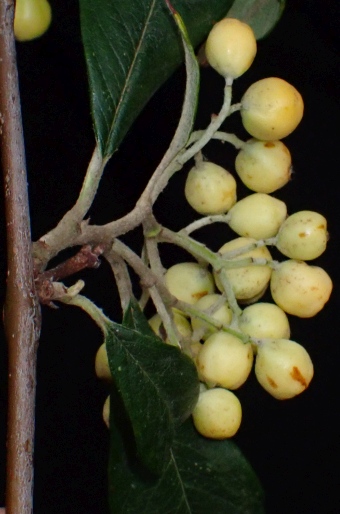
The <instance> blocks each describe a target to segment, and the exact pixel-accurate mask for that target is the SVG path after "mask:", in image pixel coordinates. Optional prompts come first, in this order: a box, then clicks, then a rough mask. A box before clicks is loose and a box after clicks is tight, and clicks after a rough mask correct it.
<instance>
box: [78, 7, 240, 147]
mask: <svg viewBox="0 0 340 514" xmlns="http://www.w3.org/2000/svg"><path fill="white" fill-rule="evenodd" d="M232 2H233V0H214V1H213V2H207V1H206V0H173V6H174V7H175V9H177V11H178V12H179V13H180V15H181V17H182V18H183V20H184V23H185V25H186V27H187V30H188V33H189V36H190V39H191V41H192V44H193V45H194V46H196V45H197V44H198V43H200V42H201V41H202V40H203V39H204V38H205V37H206V36H207V34H208V32H209V30H210V29H211V27H212V25H213V23H214V22H215V21H217V20H219V19H221V18H222V17H223V16H224V15H226V13H227V11H228V9H229V8H230V6H231V5H232ZM80 14H81V17H80V19H81V30H82V39H83V44H84V49H85V57H86V62H87V68H88V75H89V82H90V93H91V106H92V117H93V122H94V130H95V136H96V139H97V141H98V143H99V145H100V149H101V152H102V154H103V156H110V155H111V154H112V153H113V152H114V151H115V150H116V149H117V148H118V146H119V144H120V143H121V141H122V139H123V138H124V136H125V134H126V132H127V131H128V129H129V128H130V126H131V125H132V123H133V121H134V120H135V119H136V117H137V115H138V114H139V113H140V111H141V110H142V108H143V107H144V105H145V104H146V103H147V101H148V100H149V99H150V97H151V96H152V95H153V93H154V92H155V91H156V90H157V89H158V88H159V87H160V86H161V84H162V83H163V82H164V81H165V80H166V79H167V78H168V77H169V76H170V75H171V73H172V72H173V71H174V70H175V68H176V67H177V66H178V65H179V64H180V63H181V62H182V61H183V60H184V51H183V48H182V43H181V38H180V36H179V32H178V29H177V27H176V24H175V22H174V20H173V19H172V16H171V14H170V11H169V9H168V8H167V6H166V3H165V0H143V1H140V0H124V1H119V2H118V1H113V0H96V1H95V2H94V1H93V0H80Z"/></svg>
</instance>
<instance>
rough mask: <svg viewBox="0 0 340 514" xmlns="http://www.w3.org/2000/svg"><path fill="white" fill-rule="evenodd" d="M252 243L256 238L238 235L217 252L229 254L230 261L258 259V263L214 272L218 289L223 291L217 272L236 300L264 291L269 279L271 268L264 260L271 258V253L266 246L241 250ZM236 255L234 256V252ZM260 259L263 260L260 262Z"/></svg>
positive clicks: (249, 297) (252, 296) (254, 242)
mask: <svg viewBox="0 0 340 514" xmlns="http://www.w3.org/2000/svg"><path fill="white" fill-rule="evenodd" d="M252 244H256V239H254V238H251V237H238V238H236V239H232V240H231V241H229V242H228V243H226V244H225V245H223V246H222V247H221V248H220V249H219V253H221V254H222V255H225V257H227V254H230V256H231V257H230V259H229V260H231V261H238V260H243V259H254V260H256V259H257V260H258V261H259V264H255V263H250V264H246V265H243V266H241V265H240V267H235V268H231V269H226V268H225V269H222V270H221V271H220V273H214V276H215V281H216V285H217V287H218V289H219V290H220V291H223V285H222V282H221V279H220V277H219V274H221V275H223V274H224V275H225V276H226V278H227V280H228V281H229V284H230V285H231V287H232V288H233V291H234V294H235V297H236V298H237V300H241V301H243V300H250V299H252V298H254V297H256V299H257V298H258V295H260V297H261V296H262V294H263V293H264V291H265V289H266V287H267V285H268V284H269V281H270V276H271V272H272V271H271V268H270V266H268V264H267V263H266V261H268V260H269V261H270V260H271V255H270V252H269V250H268V248H267V247H266V246H260V247H257V248H256V247H255V248H253V249H252V250H247V251H245V252H243V251H242V249H243V248H247V247H249V246H251V245H252ZM235 252H238V255H235V256H234V253H235ZM262 261H264V262H263V263H262Z"/></svg>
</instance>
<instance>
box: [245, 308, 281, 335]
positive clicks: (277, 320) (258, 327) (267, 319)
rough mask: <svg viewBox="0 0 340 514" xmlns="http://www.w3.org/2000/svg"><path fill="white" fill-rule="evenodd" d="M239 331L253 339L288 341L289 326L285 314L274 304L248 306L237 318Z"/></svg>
mask: <svg viewBox="0 0 340 514" xmlns="http://www.w3.org/2000/svg"><path fill="white" fill-rule="evenodd" d="M239 329H240V330H242V332H244V333H245V334H248V335H249V336H250V337H254V338H255V339H289V337H290V326H289V320H288V317H287V315H286V313H285V312H284V311H283V310H282V309H281V308H280V307H278V306H277V305H276V304H275V303H268V302H259V303H255V304H253V305H249V306H248V307H246V308H245V309H243V312H242V314H241V316H240V317H239Z"/></svg>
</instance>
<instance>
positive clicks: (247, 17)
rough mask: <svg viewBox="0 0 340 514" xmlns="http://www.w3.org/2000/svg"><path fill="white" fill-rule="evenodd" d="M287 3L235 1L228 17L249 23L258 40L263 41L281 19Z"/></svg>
mask: <svg viewBox="0 0 340 514" xmlns="http://www.w3.org/2000/svg"><path fill="white" fill-rule="evenodd" d="M285 3H286V0H235V1H234V3H233V5H232V7H231V9H230V10H229V12H228V16H230V17H232V18H237V19H239V20H242V21H244V22H245V23H248V25H250V26H251V27H252V29H253V31H254V33H255V36H256V39H262V38H264V37H266V36H268V34H269V33H270V32H271V31H272V30H273V28H274V27H275V25H276V24H277V22H278V21H279V19H280V18H281V14H282V13H283V10H284V7H285Z"/></svg>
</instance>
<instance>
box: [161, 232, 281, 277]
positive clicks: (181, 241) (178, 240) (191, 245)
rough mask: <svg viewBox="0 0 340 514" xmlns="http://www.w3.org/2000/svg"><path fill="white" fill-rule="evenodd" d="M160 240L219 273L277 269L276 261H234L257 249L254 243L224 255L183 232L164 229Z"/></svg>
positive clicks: (253, 259)
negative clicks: (268, 267)
mask: <svg viewBox="0 0 340 514" xmlns="http://www.w3.org/2000/svg"><path fill="white" fill-rule="evenodd" d="M158 238H159V240H160V241H162V242H166V243H172V244H175V245H177V246H179V247H181V248H183V249H184V250H186V251H187V252H188V253H190V254H191V255H193V256H194V257H196V259H199V260H200V261H204V262H206V263H208V264H210V265H211V266H212V267H213V268H214V270H215V271H219V270H220V269H235V268H243V267H244V266H251V265H255V266H266V265H267V266H273V267H276V261H272V260H268V259H263V258H254V257H246V258H244V259H238V260H232V259H234V258H235V257H236V256H238V255H242V253H245V252H247V251H249V249H254V248H257V243H252V244H251V245H246V246H245V247H242V248H238V249H237V250H233V251H232V252H228V253H225V254H223V255H221V254H219V253H215V252H213V251H212V250H209V248H207V247H206V246H205V245H204V244H202V243H199V242H198V241H196V240H195V239H192V238H191V237H189V236H187V235H185V234H183V233H182V231H181V232H173V231H172V230H170V229H168V228H166V227H162V228H161V230H160V232H159V235H158Z"/></svg>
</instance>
